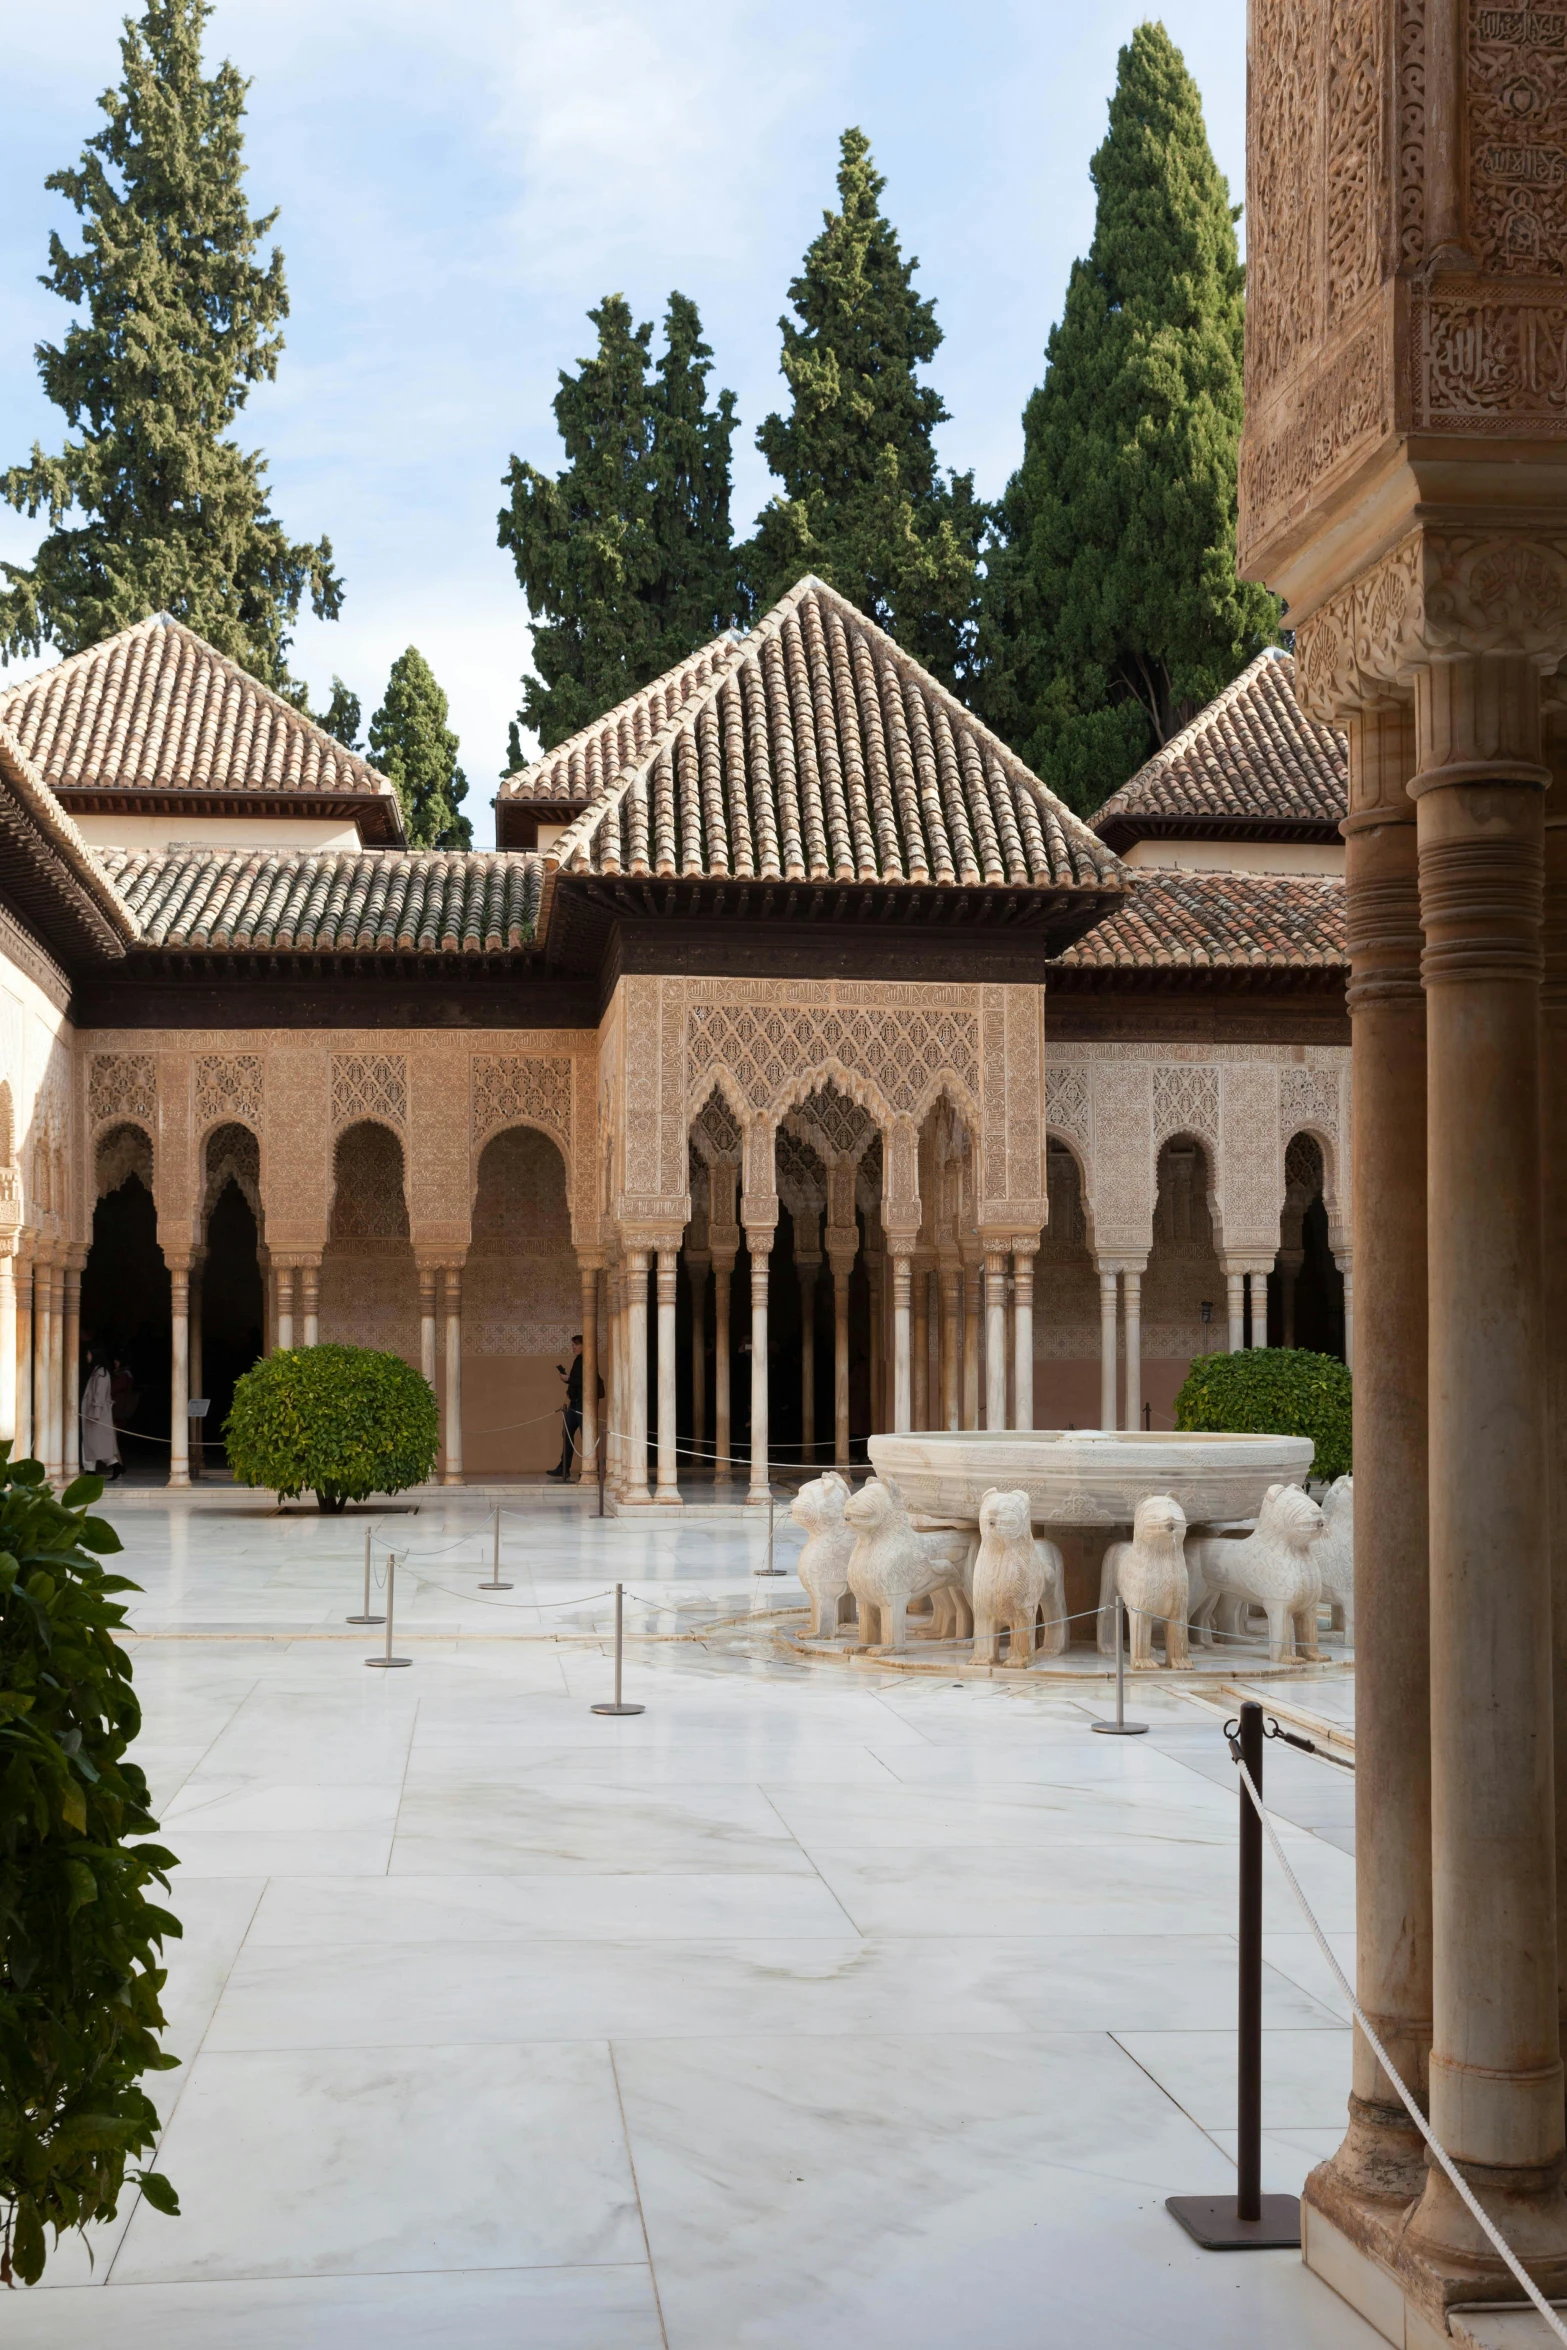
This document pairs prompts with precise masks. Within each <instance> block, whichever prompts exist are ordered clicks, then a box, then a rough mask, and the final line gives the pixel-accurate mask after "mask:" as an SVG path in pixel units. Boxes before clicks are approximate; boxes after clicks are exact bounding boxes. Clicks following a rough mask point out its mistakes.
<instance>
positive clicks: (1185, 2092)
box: [1116, 2026, 1350, 2143]
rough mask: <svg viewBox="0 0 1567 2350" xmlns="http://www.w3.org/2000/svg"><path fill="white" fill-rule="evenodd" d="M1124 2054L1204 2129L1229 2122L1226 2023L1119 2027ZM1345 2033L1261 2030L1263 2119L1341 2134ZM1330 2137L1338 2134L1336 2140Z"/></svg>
mask: <svg viewBox="0 0 1567 2350" xmlns="http://www.w3.org/2000/svg"><path fill="white" fill-rule="evenodd" d="M1116 2038H1117V2040H1118V2041H1119V2042H1120V2044H1121V2046H1122V2047H1123V2048H1124V2049H1125V2050H1126V2052H1127V2054H1128V2056H1131V2057H1133V2058H1135V2059H1136V2061H1137V2063H1138V2064H1140V2065H1141V2066H1142V2067H1143V2070H1144V2071H1145V2072H1146V2073H1147V2074H1148V2075H1149V2076H1150V2078H1151V2079H1153V2080H1155V2081H1157V2082H1158V2084H1159V2086H1160V2088H1161V2089H1163V2090H1164V2091H1165V2093H1166V2095H1168V2096H1170V2097H1172V2098H1174V2100H1175V2102H1176V2104H1177V2105H1178V2106H1180V2108H1181V2110H1182V2112H1183V2113H1189V2114H1190V2115H1191V2117H1192V2120H1193V2121H1194V2122H1196V2123H1198V2124H1199V2125H1200V2127H1201V2128H1203V2129H1205V2130H1224V2129H1230V2128H1233V2127H1234V2124H1235V2090H1236V2055H1235V2032H1234V2028H1233V2026H1232V2027H1231V2029H1230V2030H1228V2031H1209V2032H1125V2031H1118V2032H1117V2033H1116ZM1349 2070H1350V2035H1349V2033H1348V2032H1347V2031H1345V2030H1344V2029H1343V2028H1342V2026H1341V2027H1339V2028H1338V2029H1337V2030H1333V2031H1320V2030H1319V2031H1312V2032H1280V2031H1268V2030H1265V2031H1264V2032H1263V2035H1262V2124H1263V2128H1264V2129H1268V2130H1329V2131H1331V2130H1332V2129H1333V2127H1334V2126H1335V2124H1337V2125H1338V2127H1339V2135H1340V2136H1342V2135H1343V2120H1344V2114H1345V2110H1346V2107H1347V2103H1348V2099H1349ZM1335 2143H1337V2141H1336V2140H1335Z"/></svg>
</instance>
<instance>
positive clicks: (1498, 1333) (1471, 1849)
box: [1409, 655, 1567, 2290]
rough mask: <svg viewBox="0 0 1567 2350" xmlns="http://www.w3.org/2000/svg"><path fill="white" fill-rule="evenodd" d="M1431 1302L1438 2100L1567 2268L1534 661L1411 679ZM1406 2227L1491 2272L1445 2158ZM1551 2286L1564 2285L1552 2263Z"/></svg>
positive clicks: (1467, 2162)
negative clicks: (1543, 1250)
mask: <svg viewBox="0 0 1567 2350" xmlns="http://www.w3.org/2000/svg"><path fill="white" fill-rule="evenodd" d="M1415 716H1416V728H1417V755H1418V759H1419V768H1420V772H1419V773H1418V774H1417V775H1416V777H1415V779H1414V781H1413V783H1412V784H1411V785H1410V792H1411V796H1412V797H1413V798H1414V800H1415V803H1416V827H1417V839H1418V843H1419V856H1420V907H1421V916H1422V920H1423V923H1424V928H1425V954H1424V959H1423V965H1422V969H1423V976H1424V981H1425V990H1426V1036H1427V1044H1426V1067H1427V1083H1428V1088H1429V1091H1428V1111H1427V1128H1426V1132H1427V1166H1428V1174H1427V1189H1428V1197H1429V1201H1430V1211H1431V1216H1430V1226H1429V1235H1428V1250H1429V1268H1430V1276H1429V1278H1430V1286H1429V1297H1430V1314H1431V1329H1430V1336H1431V1390H1430V1402H1431V1460H1430V1494H1431V1721H1432V1733H1433V1735H1432V1818H1433V1828H1434V1833H1433V1839H1432V1853H1433V1866H1432V1924H1433V1931H1434V1941H1435V1972H1434V1987H1435V2012H1434V2018H1433V2026H1434V2028H1433V2036H1432V2050H1431V2121H1432V2127H1433V2128H1434V2130H1435V2131H1436V2134H1437V2136H1438V2137H1439V2138H1440V2139H1441V2141H1442V2143H1443V2144H1444V2145H1445V2146H1446V2147H1447V2149H1448V2152H1449V2153H1450V2154H1451V2155H1453V2156H1454V2157H1455V2159H1456V2160H1457V2161H1458V2162H1459V2163H1460V2164H1461V2165H1462V2166H1463V2167H1464V2168H1465V2170H1466V2171H1467V2172H1468V2175H1469V2179H1470V2184H1471V2186H1472V2187H1473V2188H1474V2191H1475V2193H1476V2194H1477V2195H1478V2197H1479V2198H1480V2200H1481V2201H1482V2202H1483V2203H1484V2204H1485V2205H1486V2206H1487V2208H1488V2209H1489V2210H1490V2211H1491V2213H1492V2216H1493V2217H1494V2218H1495V2219H1496V2221H1497V2222H1498V2224H1499V2225H1500V2227H1501V2228H1502V2230H1503V2232H1504V2233H1505V2234H1506V2235H1507V2236H1508V2237H1509V2239H1510V2241H1511V2242H1512V2244H1513V2246H1514V2248H1515V2250H1516V2251H1517V2252H1518V2253H1519V2254H1520V2255H1521V2257H1522V2258H1523V2259H1525V2260H1526V2261H1533V2260H1535V2259H1543V2260H1546V2261H1548V2262H1549V2264H1550V2271H1551V2275H1552V2277H1553V2279H1558V2278H1559V2279H1560V2280H1562V2281H1567V2259H1564V2257H1563V2256H1564V2255H1567V2203H1564V2201H1563V2195H1562V2160H1563V2152H1564V2127H1563V2121H1564V2117H1563V2101H1562V2089H1563V2079H1562V2063H1561V2053H1560V2042H1559V2039H1558V2032H1557V1984H1556V1902H1555V1861H1556V1854H1555V1837H1554V1828H1553V1820H1552V1792H1553V1778H1554V1759H1553V1749H1552V1737H1551V1606H1550V1582H1549V1568H1548V1557H1547V1551H1548V1542H1549V1526H1548V1521H1547V1498H1546V1497H1547V1484H1546V1428H1545V1377H1544V1374H1545V1359H1544V1352H1545V1350H1544V1337H1543V1328H1542V1308H1541V1290H1542V1282H1543V1277H1544V1268H1543V1265H1542V1262H1541V1208H1540V1202H1541V1171H1540V1142H1541V1119H1540V978H1541V963H1542V944H1541V918H1542V906H1543V896H1544V786H1545V785H1546V783H1547V782H1548V781H1549V774H1548V770H1547V769H1546V768H1545V767H1544V765H1543V764H1542V755H1541V737H1540V705H1539V677H1538V672H1537V670H1536V669H1535V667H1534V665H1533V663H1532V662H1530V661H1527V660H1524V659H1522V658H1519V657H1517V656H1501V655H1498V656H1492V657H1488V658H1486V657H1474V656H1471V657H1468V658H1459V659H1454V660H1448V661H1442V662H1433V663H1431V664H1430V665H1429V666H1428V667H1426V668H1424V669H1422V670H1420V671H1419V672H1418V673H1417V677H1416V699H1415ZM1409 2233H1410V2241H1411V2244H1412V2246H1413V2248H1414V2249H1415V2250H1416V2251H1417V2252H1418V2253H1420V2254H1423V2255H1424V2256H1425V2257H1426V2258H1427V2259H1431V2260H1434V2261H1436V2262H1437V2263H1439V2264H1449V2263H1458V2264H1461V2265H1462V2267H1464V2268H1466V2269H1468V2270H1469V2271H1470V2273H1471V2274H1472V2275H1473V2276H1475V2277H1477V2278H1490V2277H1492V2276H1493V2275H1494V2276H1495V2277H1497V2278H1498V2279H1499V2278H1500V2276H1501V2275H1502V2274H1503V2272H1502V2271H1501V2269H1500V2264H1499V2263H1498V2261H1497V2259H1496V2256H1495V2255H1494V2254H1492V2253H1491V2251H1490V2249H1489V2247H1488V2246H1487V2245H1486V2243H1485V2240H1484V2238H1483V2237H1482V2236H1481V2234H1480V2232H1479V2230H1478V2229H1477V2228H1476V2226H1475V2224H1474V2222H1473V2221H1472V2220H1471V2218H1470V2217H1469V2215H1468V2213H1467V2211H1466V2210H1465V2209H1464V2207H1463V2205H1462V2204H1461V2203H1460V2202H1459V2200H1458V2198H1457V2196H1456V2195H1455V2194H1454V2192H1453V2190H1452V2188H1451V2187H1450V2186H1449V2185H1448V2183H1447V2180H1446V2179H1445V2177H1444V2176H1443V2175H1442V2173H1441V2172H1440V2171H1436V2170H1432V2171H1429V2172H1428V2174H1427V2181H1426V2188H1425V2193H1424V2195H1423V2197H1422V2199H1421V2203H1420V2207H1419V2210H1418V2211H1417V2212H1416V2214H1415V2217H1414V2219H1413V2221H1412V2223H1411V2226H1410V2231H1409ZM1552 2289H1558V2290H1559V2289H1560V2286H1559V2283H1557V2284H1555V2285H1554V2286H1553V2288H1552Z"/></svg>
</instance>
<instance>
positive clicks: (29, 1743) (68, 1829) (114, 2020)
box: [0, 1444, 180, 2285]
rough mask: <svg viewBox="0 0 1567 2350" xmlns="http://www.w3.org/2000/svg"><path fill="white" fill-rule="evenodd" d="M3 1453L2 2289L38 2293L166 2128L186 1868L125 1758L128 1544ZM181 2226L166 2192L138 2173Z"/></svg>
mask: <svg viewBox="0 0 1567 2350" xmlns="http://www.w3.org/2000/svg"><path fill="white" fill-rule="evenodd" d="M10 1450H11V1448H10V1446H9V1444H0V2207H3V2221H0V2283H4V2284H7V2285H10V2284H13V2283H14V2282H15V2281H16V2279H17V2278H18V2277H20V2278H21V2279H22V2281H23V2283H24V2284H29V2285H31V2284H36V2283H37V2281H38V2279H39V2277H40V2276H41V2275H42V2274H43V2268H44V2230H45V2229H46V2228H53V2230H54V2234H55V2242H56V2244H58V2243H59V2240H60V2237H61V2235H62V2234H63V2233H64V2232H65V2230H66V2229H67V2228H86V2227H87V2226H89V2225H90V2224H91V2223H92V2222H94V2221H97V2220H110V2219H113V2217H114V2215H115V2207H116V2205H117V2203H118V2201H119V2197H120V2193H121V2190H122V2188H123V2187H124V2184H125V2173H126V2165H127V2163H128V2162H129V2161H130V2160H131V2159H132V2158H133V2157H134V2156H136V2155H139V2154H141V2153H142V2152H143V2151H144V2150H145V2149H147V2148H150V2147H151V2146H152V2145H153V2143H154V2141H155V2139H156V2137H157V2134H158V2116H157V2113H156V2111H155V2109H154V2107H153V2105H152V2102H151V2100H150V2098H148V2097H147V2095H146V2094H145V2092H144V2091H143V2090H142V2089H141V2088H140V2087H139V2086H138V2083H139V2081H140V2077H141V2075H142V2074H143V2073H147V2072H161V2071H164V2070H166V2069H167V2068H168V2067H169V2066H170V2065H173V2064H176V2063H177V2062H178V2061H179V2060H178V2058H176V2057H173V2056H165V2055H164V2054H163V2052H162V2050H161V2049H160V2048H159V2046H158V2039H157V2035H158V2033H159V2032H160V2030H161V2029H162V2028H163V2012H162V2009H161V2007H160V2005H159V2000H160V1996H161V1994H162V1990H163V1984H164V1973H163V1969H162V1968H161V1967H160V1966H159V1965H158V1964H157V1963H156V1957H155V1952H161V1948H162V1945H163V1943H164V1941H165V1940H166V1939H167V1937H168V1936H169V1935H171V1934H173V1935H177V1934H178V1933H179V1931H180V1928H179V1922H178V1920H177V1919H175V1918H172V1917H170V1916H169V1914H168V1912H167V1911H166V1910H162V1909H159V1908H157V1907H155V1906H154V1904H153V1903H152V1902H151V1901H149V1900H148V1898H147V1895H146V1891H145V1888H146V1886H147V1884H148V1883H149V1881H151V1882H154V1883H157V1884H159V1885H162V1886H163V1887H164V1888H165V1889H167V1886H168V1881H169V1880H168V1871H169V1870H170V1869H171V1868H173V1867H174V1865H175V1862H174V1856H173V1854H172V1853H168V1852H165V1851H163V1849H162V1848H161V1847H160V1846H159V1845H156V1844H147V1843H135V1844H131V1843H127V1841H126V1839H127V1838H128V1837H132V1836H134V1837H138V1838H140V1837H146V1836H149V1835H151V1834H153V1833H154V1832H155V1831H156V1828H157V1825H158V1823H157V1821H156V1820H155V1819H154V1818H153V1816H152V1813H151V1811H150V1809H149V1808H148V1800H147V1782H146V1780H145V1778H144V1777H143V1776H142V1773H141V1772H140V1771H139V1770H138V1769H137V1767H136V1765H135V1764H134V1763H128V1762H126V1761H125V1760H124V1759H123V1758H124V1755H125V1750H126V1748H127V1747H128V1746H129V1745H130V1743H131V1740H132V1739H133V1738H134V1737H135V1736H136V1733H137V1731H138V1730H139V1729H140V1728H141V1708H140V1707H139V1706H138V1704H137V1702H136V1699H135V1697H134V1695H133V1694H132V1691H131V1664H130V1659H129V1657H128V1656H127V1655H126V1653H125V1651H124V1650H123V1649H122V1648H121V1647H119V1645H118V1644H117V1643H116V1641H115V1638H114V1634H115V1632H116V1631H117V1630H118V1628H119V1626H120V1625H121V1624H122V1623H123V1622H124V1621H125V1610H124V1608H123V1607H121V1606H120V1605H119V1604H118V1602H117V1600H116V1597H115V1594H116V1593H118V1592H121V1591H134V1590H136V1588H137V1586H136V1585H135V1584H134V1583H130V1582H127V1581H126V1579H125V1577H124V1576H123V1575H110V1574H106V1573H105V1572H104V1570H103V1568H102V1567H101V1566H100V1565H99V1564H98V1559H97V1558H96V1557H95V1556H94V1555H93V1554H94V1553H95V1552H99V1553H107V1552H110V1551H116V1550H118V1549H119V1547H120V1540H119V1536H118V1535H117V1534H116V1533H115V1531H114V1529H113V1527H112V1526H107V1525H105V1524H104V1522H103V1520H102V1519H101V1518H91V1517H89V1516H88V1515H87V1505H88V1504H90V1503H92V1502H95V1501H96V1500H97V1499H98V1496H99V1494H100V1493H101V1492H102V1491H103V1481H102V1479H101V1478H98V1477H78V1478H77V1480H76V1482H75V1484H74V1485H72V1486H70V1487H69V1488H68V1489H67V1491H66V1492H65V1493H64V1494H62V1495H61V1497H60V1499H59V1500H58V1501H56V1500H55V1498H54V1496H53V1495H52V1494H51V1493H50V1491H49V1488H48V1486H47V1485H46V1484H45V1482H44V1472H43V1469H42V1467H41V1466H40V1464H39V1463H38V1462H37V1461H17V1462H14V1463H13V1462H12V1461H11V1459H10V1457H9V1456H10ZM133 2176H134V2177H135V2178H136V2179H137V2180H138V2181H139V2184H140V2187H141V2191H142V2193H143V2195H144V2196H145V2197H146V2199H147V2201H148V2202H149V2203H150V2204H152V2205H153V2207H154V2209H155V2210H158V2211H164V2212H168V2213H171V2214H177V2213H178V2211H179V2204H178V2202H177V2201H176V2199H175V2194H174V2190H173V2188H172V2187H171V2186H170V2185H169V2183H168V2181H167V2179H165V2178H162V2177H160V2176H159V2174H158V2173H157V2172H156V2171H140V2172H135V2173H133Z"/></svg>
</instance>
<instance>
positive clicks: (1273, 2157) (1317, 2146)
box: [1208, 2119, 1344, 2195]
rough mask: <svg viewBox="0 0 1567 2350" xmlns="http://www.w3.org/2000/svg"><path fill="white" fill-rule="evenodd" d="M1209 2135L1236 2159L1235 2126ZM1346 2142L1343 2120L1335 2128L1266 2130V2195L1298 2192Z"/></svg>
mask: <svg viewBox="0 0 1567 2350" xmlns="http://www.w3.org/2000/svg"><path fill="white" fill-rule="evenodd" d="M1208 2135H1209V2137H1210V2138H1211V2139H1212V2140H1213V2142H1214V2144H1215V2145H1216V2146H1217V2147H1218V2148H1219V2150H1220V2152H1221V2153H1223V2154H1227V2155H1228V2156H1229V2158H1230V2160H1231V2162H1234V2160H1235V2159H1236V2152H1235V2150H1236V2145H1237V2137H1236V2133H1235V2131H1234V2130H1233V2129H1230V2130H1210V2131H1209V2132H1208ZM1343 2141H1344V2124H1343V2121H1342V2119H1340V2121H1339V2122H1338V2123H1337V2125H1336V2126H1335V2127H1334V2128H1333V2129H1331V2130H1264V2131H1263V2133H1262V2191H1263V2193H1264V2195H1298V2194H1299V2193H1300V2191H1301V2189H1302V2187H1304V2185H1305V2184H1306V2174H1307V2172H1308V2171H1312V2170H1315V2169H1316V2167H1317V2164H1318V2163H1319V2162H1326V2161H1327V2160H1328V2159H1329V2157H1330V2156H1331V2155H1334V2154H1336V2153H1337V2152H1338V2150H1339V2147H1340V2146H1341V2145H1342V2144H1343Z"/></svg>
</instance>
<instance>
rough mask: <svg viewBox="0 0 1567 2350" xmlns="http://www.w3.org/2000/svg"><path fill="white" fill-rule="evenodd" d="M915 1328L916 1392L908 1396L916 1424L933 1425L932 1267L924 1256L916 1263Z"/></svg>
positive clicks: (912, 1365)
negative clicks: (925, 1260) (931, 1351)
mask: <svg viewBox="0 0 1567 2350" xmlns="http://www.w3.org/2000/svg"><path fill="white" fill-rule="evenodd" d="M913 1275H914V1281H913V1298H912V1302H913V1309H914V1328H913V1334H912V1340H911V1344H912V1348H913V1352H912V1355H911V1357H910V1364H911V1368H912V1371H913V1393H912V1395H911V1397H910V1399H909V1403H910V1410H911V1411H912V1413H913V1415H914V1417H913V1423H912V1424H913V1426H914V1427H916V1428H928V1427H929V1426H930V1419H931V1413H930V1268H929V1266H928V1265H927V1264H926V1263H925V1262H924V1260H923V1258H916V1259H915V1260H914V1266H913Z"/></svg>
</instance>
